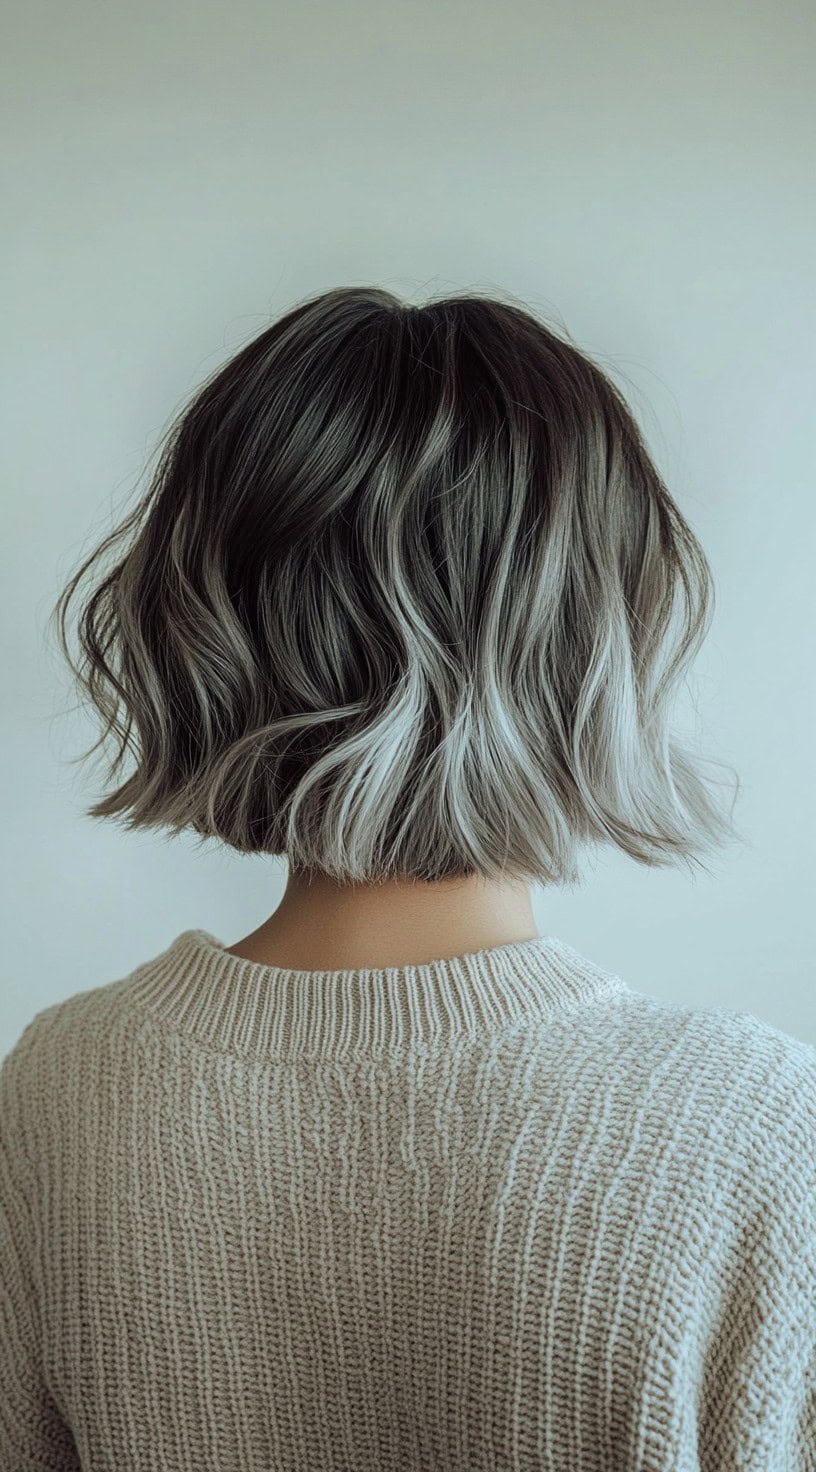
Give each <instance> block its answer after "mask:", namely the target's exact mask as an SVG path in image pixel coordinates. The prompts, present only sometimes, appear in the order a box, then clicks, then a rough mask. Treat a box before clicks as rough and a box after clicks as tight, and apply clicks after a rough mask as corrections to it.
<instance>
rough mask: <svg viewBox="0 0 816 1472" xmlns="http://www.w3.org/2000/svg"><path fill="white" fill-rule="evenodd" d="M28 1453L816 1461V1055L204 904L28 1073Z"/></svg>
mask: <svg viewBox="0 0 816 1472" xmlns="http://www.w3.org/2000/svg"><path fill="white" fill-rule="evenodd" d="M0 1102H1V1104H2V1112H0V1193H1V1194H0V1335H1V1338H0V1467H2V1469H3V1472H46V1469H50V1472H64V1469H68V1468H71V1469H76V1468H83V1469H87V1472H137V1469H138V1472H175V1469H185V1472H277V1469H281V1472H324V1469H325V1472H328V1469H332V1472H334V1469H341V1468H342V1469H344V1472H369V1469H371V1472H374V1469H376V1472H395V1469H400V1472H413V1469H419V1468H423V1469H425V1468H427V1469H433V1472H448V1469H451V1472H452V1469H456V1472H482V1469H484V1472H487V1469H490V1472H497V1469H510V1468H514V1469H516V1468H518V1469H533V1468H535V1469H551V1472H603V1469H610V1472H670V1469H671V1472H692V1469H695V1472H697V1469H703V1472H730V1469H736V1468H740V1469H749V1472H804V1469H813V1468H816V1049H814V1048H812V1047H811V1046H809V1045H807V1044H805V1043H801V1042H798V1041H796V1040H795V1039H794V1038H792V1037H789V1036H788V1035H786V1034H785V1033H782V1032H780V1031H778V1030H776V1029H774V1028H773V1027H771V1026H769V1025H767V1024H766V1023H763V1022H761V1021H760V1020H758V1019H757V1018H756V1017H754V1016H752V1015H750V1014H748V1013H741V1012H736V1011H732V1010H726V1009H723V1008H713V1009H701V1008H699V1009H693V1008H689V1007H684V1006H679V1005H674V1004H670V1003H666V1002H661V1001H659V1000H657V999H656V998H653V997H651V996H649V995H646V994H641V993H638V992H635V991H633V990H631V989H630V988H629V987H628V986H627V984H626V983H625V982H623V981H622V980H621V979H620V978H619V977H617V976H614V975H611V974H608V973H605V972H604V971H602V970H600V969H599V968H598V967H597V966H595V965H594V964H593V963H592V962H591V961H589V960H587V959H585V958H584V957H582V956H581V955H579V954H578V953H577V952H576V951H575V950H573V949H572V948H571V947H569V946H568V945H566V944H564V943H563V942H561V941H559V940H557V939H555V938H553V937H539V938H537V939H536V940H532V941H525V942H521V943H516V944H512V945H506V946H500V947H496V948H494V949H492V950H487V951H480V952H478V953H476V954H472V955H469V956H465V957H462V958H459V959H458V960H447V961H443V962H436V963H429V964H427V965H419V966H413V967H411V966H406V967H403V968H401V969H397V968H393V967H392V968H383V969H380V970H377V971H368V972H365V971H342V972H302V971H301V972H298V971H291V970H284V969H281V968H275V967H269V966H262V965H260V964H257V963H254V962H248V961H243V960H240V959H238V958H237V957H234V956H231V955H229V954H228V953H227V951H226V950H225V949H224V945H223V943H222V942H220V941H218V940H217V939H216V938H215V937H214V936H212V935H210V934H209V933H208V932H205V931H202V930H188V931H184V932H183V933H182V934H181V935H179V936H178V937H177V938H176V939H175V940H174V941H173V942H172V944H171V945H170V946H169V947H168V948H167V949H166V950H165V951H163V952H162V953H161V954H160V955H158V956H155V957H154V958H153V959H152V960H150V961H148V962H147V963H145V964H143V965H141V966H139V967H138V968H137V969H136V970H135V971H133V972H132V973H131V974H130V975H129V976H126V977H124V978H123V979H121V980H117V981H114V982H112V983H109V984H107V985H103V986H96V987H94V988H93V989H91V990H89V991H85V992H82V993H79V994H77V995H75V996H73V997H71V998H69V999H68V1000H67V1001H63V1002H59V1003H57V1004H56V1005H54V1006H51V1007H48V1008H46V1009H45V1010H44V1011H42V1012H40V1013H38V1014H37V1016H36V1017H35V1018H34V1020H33V1021H32V1022H31V1023H30V1025H29V1026H28V1027H27V1028H26V1029H25V1031H24V1032H23V1034H22V1036H21V1038H20V1039H19V1041H18V1043H17V1044H16V1046H15V1047H14V1048H13V1049H12V1051H11V1052H10V1053H9V1054H8V1055H7V1056H6V1058H5V1060H4V1061H3V1063H2V1069H1V1070H0Z"/></svg>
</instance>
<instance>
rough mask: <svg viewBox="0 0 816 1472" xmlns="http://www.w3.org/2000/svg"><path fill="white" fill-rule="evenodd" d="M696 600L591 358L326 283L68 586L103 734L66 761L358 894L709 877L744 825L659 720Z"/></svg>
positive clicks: (113, 812) (692, 550)
mask: <svg viewBox="0 0 816 1472" xmlns="http://www.w3.org/2000/svg"><path fill="white" fill-rule="evenodd" d="M131 534H133V535H132V536H131ZM125 538H128V539H129V540H128V545H127V547H126V550H124V554H123V555H121V557H120V559H119V560H118V561H117V562H116V565H115V566H114V567H113V568H112V570H111V571H109V572H108V573H107V575H105V576H103V577H102V580H101V581H100V582H99V583H98V585H97V586H96V588H95V590H94V591H93V592H92V594H91V595H90V596H89V597H88V598H87V599H86V601H85V602H84V604H83V607H82V609H81V613H80V617H79V621H78V630H79V642H80V656H79V658H78V659H76V660H75V659H74V658H73V657H72V655H71V651H70V648H69V642H68V636H67V627H66V620H67V614H68V609H69V605H70V603H71V600H72V599H73V596H74V593H75V591H76V589H77V587H78V585H79V583H80V581H81V580H82V579H83V577H84V576H85V574H86V573H87V572H88V570H89V569H91V568H92V567H95V566H96V564H97V561H98V559H100V558H101V556H102V555H103V554H104V553H105V552H107V550H108V549H109V548H110V547H112V546H114V545H115V544H116V543H118V542H120V541H122V540H123V539H125ZM678 593H680V594H682V615H681V623H680V627H679V629H678V630H676V631H675V632H674V633H673V634H672V629H671V626H672V617H673V612H674V608H675V603H676V596H677V594H678ZM712 603H713V597H712V582H711V576H710V572H709V568H708V564H707V561H706V557H705V554H704V553H703V550H702V548H701V546H700V544H699V542H698V541H697V539H696V537H695V536H694V534H693V532H692V531H691V529H690V527H689V526H688V525H687V523H686V521H685V520H684V518H683V517H682V515H681V514H680V512H679V510H678V508H677V506H676V505H675V503H674V501H673V500H672V498H671V496H670V494H669V492H668V490H667V488H666V486H665V485H664V484H663V482H662V480H661V478H660V476H659V474H658V472H657V470H656V468H655V466H654V465H653V463H652V461H651V459H650V457H649V454H648V453H647V450H646V448H645V446H644V442H643V440H642V438H641V435H640V432H639V430H638V428H637V426H636V423H635V421H634V419H633V417H632V414H631V413H630V411H629V409H628V408H627V406H626V403H625V400H624V398H623V397H622V395H621V393H620V392H619V391H618V389H617V388H616V387H615V386H614V385H613V384H612V383H611V382H610V380H609V379H608V378H607V376H606V375H605V374H604V373H603V372H602V371H601V369H600V368H599V367H598V366H597V365H596V364H595V363H594V362H593V361H592V360H591V359H590V358H589V357H588V356H587V355H586V354H584V353H582V352H580V351H579V350H578V349H577V348H576V347H575V346H574V345H573V344H572V343H571V342H569V341H568V340H565V339H564V338H562V337H560V336H558V335H557V334H556V333H554V332H553V331H551V330H550V329H549V328H547V327H546V326H544V325H543V323H542V322H540V321H538V320H537V319H536V318H535V317H534V316H533V315H532V314H531V313H530V312H529V311H527V310H525V309H524V308H523V307H522V306H519V305H517V304H515V302H514V301H507V302H505V301H502V300H499V299H491V298H488V297H485V296H482V295H478V294H476V293H472V292H463V293H461V294H459V295H456V296H448V297H445V298H442V299H440V300H436V301H430V302H428V303H426V304H425V305H424V306H421V307H416V306H406V305H405V304H404V303H402V302H401V301H400V300H399V299H398V298H397V297H395V296H394V295H393V294H392V293H390V292H389V291H386V290H381V289H379V288H375V287H370V288H356V287H346V288H339V289H337V290H332V291H327V292H324V293H322V294H320V295H317V296H315V297H312V298H309V299H307V300H305V301H301V302H300V304H299V305H297V306H296V307H294V308H293V309H292V310H291V311H289V312H288V313H287V314H286V315H284V316H283V317H281V318H280V319H279V320H278V321H276V322H275V323H274V324H273V325H272V326H270V327H269V328H268V329H267V330H265V331H263V332H261V334H260V335H259V336H257V337H255V338H254V339H253V340H252V341H251V342H249V343H248V344H247V345H246V346H245V347H244V348H242V349H241V350H240V351H239V352H238V353H237V354H235V356H234V357H233V358H232V359H231V360H230V361H229V362H227V364H226V365H225V366H222V367H221V368H220V369H219V370H218V371H217V372H216V373H215V374H214V375H213V376H212V377H211V378H210V379H209V380H208V381H207V382H206V383H205V384H204V386H203V387H202V388H201V389H200V390H199V391H198V392H197V393H196V394H195V396H194V398H193V400H192V402H191V403H190V404H189V406H188V407H187V408H186V409H184V410H183V411H182V413H181V414H180V415H179V416H178V418H177V419H176V421H175V422H174V424H173V425H172V427H171V430H170V432H169V434H168V435H167V437H166V440H165V442H164V447H163V449H162V452H161V455H160V458H159V463H158V467H157V469H156V471H155V474H154V476H153V478H152V482H151V485H150V488H149V490H148V492H147V494H146V495H145V496H144V498H143V499H142V501H141V502H140V503H139V505H137V506H136V508H135V510H133V511H132V512H131V513H130V515H129V516H127V517H126V518H125V519H124V521H123V522H122V523H121V524H120V525H119V526H118V527H117V528H116V529H115V530H114V531H113V532H112V533H111V534H110V535H109V536H108V537H106V538H105V539H104V541H103V542H102V543H101V545H99V546H98V547H97V548H96V550H95V551H94V552H93V553H92V554H91V555H90V557H88V558H87V559H86V560H85V561H84V562H83V563H82V565H81V566H80V568H79V570H78V571H77V572H76V573H75V574H74V576H73V577H72V578H71V580H70V582H69V583H68V586H67V587H66V588H65V589H64V591H63V592H62V593H61V594H60V597H59V599H58V601H57V603H56V605H55V608H54V611H53V613H52V615H51V618H52V619H56V622H57V626H58V630H59V638H60V644H61V648H62V652H63V653H64V654H65V657H66V658H67V660H68V662H69V664H70V666H71V669H72V671H73V673H74V675H75V676H76V679H77V681H78V683H79V686H80V687H81V690H82V692H83V694H85V695H87V696H88V697H89V698H90V700H91V702H92V704H93V706H94V707H95V710H96V712H97V713H98V714H99V715H100V716H101V717H102V720H103V723H104V729H103V731H102V734H101V736H100V737H99V740H98V741H97V742H95V743H94V745H93V746H92V747H91V748H90V750H89V751H88V752H85V753H84V754H83V755H82V756H81V757H80V758H78V760H84V759H85V757H87V756H89V755H91V753H92V752H94V751H96V749H97V747H99V746H100V745H101V744H102V743H103V742H104V741H105V740H106V738H107V737H108V736H109V735H110V734H111V732H113V733H114V734H115V738H116V739H117V740H118V752H117V753H116V755H115V757H114V758H113V760H112V763H111V767H110V777H111V778H112V777H114V776H118V774H119V772H120V768H121V763H122V761H123V758H124V755H125V753H126V751H128V750H131V749H132V750H133V752H134V754H135V758H136V767H135V771H134V772H133V773H132V775H131V776H129V777H128V778H127V779H126V780H124V781H122V783H121V785H119V786H117V787H116V790H114V791H113V792H111V793H110V794H109V795H107V796H105V797H103V798H102V799H101V800H100V801H97V802H95V803H94V804H93V805H92V806H90V807H89V808H87V809H85V813H86V815H87V816H91V817H98V818H114V817H116V818H118V817H122V816H123V815H124V822H125V826H126V827H127V828H129V829H136V828H156V827H169V828H170V829H171V830H172V832H173V833H179V832H182V831H184V830H192V831H194V832H196V833H197V834H199V835H200V836H201V837H202V839H206V838H210V837H214V838H217V839H219V840H220V841H222V842H223V843H224V844H226V845H228V846H229V847H230V848H232V849H235V850H238V851H239V852H241V853H269V854H276V855H280V854H286V855H287V856H288V858H289V861H290V863H291V864H292V865H293V866H295V867H296V868H298V869H307V870H319V871H322V872H324V873H326V874H328V875H331V876H333V877H334V878H335V879H337V880H339V881H351V882H364V881H369V882H371V881H376V880H380V879H384V878H388V877H396V876H399V877H409V878H413V879H421V880H433V879H440V878H447V877H452V876H462V875H469V874H473V873H478V874H481V875H483V876H484V877H486V878H498V877H501V876H504V877H512V878H518V879H524V880H535V881H538V882H541V883H545V884H556V883H574V882H576V880H577V877H578V871H577V867H576V854H577V849H578V845H579V844H580V843H581V842H584V841H590V842H595V843H611V844H614V845H616V846H617V847H618V848H620V849H622V850H623V851H624V852H625V853H627V854H629V855H630V856H631V857H632V858H633V859H635V860H636V861H638V862H639V863H643V864H648V865H667V864H671V863H674V862H677V861H679V860H685V861H687V862H689V863H696V864H701V859H700V854H701V853H705V852H707V851H708V850H710V849H711V848H712V846H715V845H719V844H721V843H722V842H723V841H724V840H725V839H727V838H734V837H738V835H737V833H736V830H735V829H734V828H733V826H732V824H731V820H730V814H726V813H725V812H724V811H723V810H721V809H720V808H719V807H718V806H717V805H716V804H715V802H714V800H713V798H712V796H711V795H710V793H709V791H708V790H707V787H706V784H705V782H704V780H703V778H702V776H701V774H700V771H699V770H698V762H699V760H700V759H699V758H698V757H696V756H695V757H692V755H691V754H690V752H689V751H687V750H684V749H683V748H681V747H680V746H679V744H678V743H677V742H676V741H675V740H673V739H670V737H669V733H668V730H667V716H668V704H669V697H670V695H671V692H672V690H673V688H674V686H675V685H676V683H677V681H678V680H679V678H680V677H681V675H682V674H683V672H684V670H685V668H686V666H687V664H688V663H689V661H690V659H691V657H692V655H693V654H694V653H695V652H696V650H697V648H698V647H699V644H700V643H701V641H702V638H703V636H704V634H705V632H706V631H707V627H708V622H709V618H710V612H711V607H712ZM134 738H135V739H134ZM738 786H739V783H738V782H737V787H738ZM702 867H705V866H704V865H702Z"/></svg>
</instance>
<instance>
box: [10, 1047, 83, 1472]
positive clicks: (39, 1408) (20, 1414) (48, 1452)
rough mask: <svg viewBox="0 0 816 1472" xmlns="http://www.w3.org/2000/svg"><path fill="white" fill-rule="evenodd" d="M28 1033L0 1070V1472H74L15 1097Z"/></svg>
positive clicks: (74, 1453) (22, 1123)
mask: <svg viewBox="0 0 816 1472" xmlns="http://www.w3.org/2000/svg"><path fill="white" fill-rule="evenodd" d="M28 1034H29V1029H26V1032H25V1033H24V1034H23V1037H22V1038H21V1040H20V1042H19V1043H18V1044H17V1046H16V1048H14V1049H12V1052H11V1053H10V1054H8V1055H7V1056H6V1057H5V1058H4V1059H3V1062H2V1065H0V1472H22V1469H23V1468H25V1469H26V1472H79V1468H80V1466H81V1463H80V1459H79V1456H78V1453H77V1450H76V1447H75V1444H74V1440H73V1437H72V1435H71V1430H70V1427H69V1426H67V1425H66V1423H65V1421H64V1420H63V1418H62V1416H61V1415H60V1412H59V1409H58V1407H57V1406H56V1405H55V1403H54V1401H53V1399H52V1397H51V1395H50V1393H49V1389H48V1385H47V1383H46V1379H45V1375H44V1367H43V1361H42V1353H41V1348H42V1341H41V1334H40V1328H39V1312H38V1304H37V1294H36V1287H35V1272H34V1261H33V1244H34V1241H35V1234H34V1227H35V1221H34V1215H33V1205H32V1203H33V1193H32V1191H31V1176H30V1170H29V1162H28V1158H27V1156H26V1124H25V1109H24V1107H23V1105H22V1101H21V1099H20V1097H19V1095H20V1092H21V1091H20V1088H19V1083H20V1079H21V1077H22V1075H23V1068H22V1064H23V1060H24V1058H25V1054H26V1048H25V1043H26V1041H27V1037H28Z"/></svg>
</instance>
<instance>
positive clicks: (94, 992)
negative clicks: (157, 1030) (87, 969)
mask: <svg viewBox="0 0 816 1472" xmlns="http://www.w3.org/2000/svg"><path fill="white" fill-rule="evenodd" d="M149 964H150V963H149V962H147V963H142V965H139V966H136V967H135V968H134V969H133V970H131V971H130V972H128V973H127V974H126V975H124V976H120V977H116V978H114V979H113V980H110V981H106V982H102V983H98V984H96V985H94V986H91V987H88V988H86V989H84V990H82V991H77V992H74V993H72V994H71V995H70V996H68V997H64V998H62V999H61V1000H60V1001H59V1002H54V1003H52V1004H51V1005H50V1006H49V1007H44V1008H42V1009H41V1010H40V1011H39V1012H37V1013H35V1015H34V1016H33V1017H32V1019H31V1021H30V1022H29V1023H28V1024H27V1025H26V1026H25V1027H24V1029H23V1031H22V1033H21V1034H20V1035H19V1037H18V1038H17V1040H16V1042H15V1043H14V1044H13V1046H12V1047H11V1049H10V1050H9V1051H8V1052H7V1053H6V1054H5V1056H4V1057H3V1058H2V1060H0V1113H3V1114H5V1115H6V1116H7V1117H9V1118H10V1117H11V1114H12V1111H13V1112H14V1117H15V1119H16V1120H17V1122H18V1124H19V1126H20V1127H21V1128H22V1127H24V1125H25V1123H26V1121H27V1120H30V1119H31V1117H32V1111H33V1110H34V1109H35V1107H36V1104H37V1102H38V1100H42V1099H43V1098H44V1097H45V1096H46V1095H49V1096H53V1095H54V1093H55V1091H58V1090H59V1088H60V1087H61V1085H63V1084H65V1083H66V1082H67V1081H68V1080H69V1079H70V1077H71V1076H75V1075H76V1073H77V1071H79V1070H81V1069H82V1068H83V1067H86V1066H87V1065H88V1064H89V1062H90V1060H92V1059H95V1058H98V1055H99V1052H100V1047H102V1046H103V1045H104V1044H105V1043H106V1042H109V1043H113V1042H114V1040H115V1039H116V1037H117V1035H121V1034H123V1033H124V1034H126V1035H127V1036H129V1037H130V1038H131V1040H132V1039H134V1038H135V1036H136V1035H137V1034H138V1032H139V1030H140V1026H141V1025H142V1022H143V1021H144V1022H146V1021H147V1019H146V1018H145V1019H142V1018H141V1016H140V1014H139V1012H138V1011H136V1012H134V1009H133V1008H132V1006H130V1005H129V1002H130V1000H131V993H132V991H133V987H134V983H135V982H136V981H137V980H138V978H139V976H140V974H141V972H142V970H143V967H144V965H149Z"/></svg>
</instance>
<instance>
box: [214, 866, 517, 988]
mask: <svg viewBox="0 0 816 1472" xmlns="http://www.w3.org/2000/svg"><path fill="white" fill-rule="evenodd" d="M537 935H538V927H537V925H536V923H535V919H534V917H533V911H532V905H531V901H530V888H529V885H528V884H526V883H524V882H523V881H510V880H504V881H498V880H486V879H483V878H481V877H480V876H479V875H474V876H472V877H470V878H467V879H441V880H436V881H433V882H430V883H426V882H423V881H420V880H409V879H387V880H383V881H382V882H381V883H377V884H340V883H338V882H337V881H335V880H333V879H330V878H328V877H327V876H326V875H324V874H318V873H316V872H314V871H311V872H310V871H299V872H295V873H290V875H289V878H288V882H287V885H286V890H285V892H284V895H283V898H282V900H281V902H280V904H279V905H278V908H277V909H276V910H275V911H274V912H273V914H272V915H270V917H269V919H268V920H265V921H264V922H263V924H262V925H259V926H258V928H257V929H256V930H253V931H252V932H251V933H250V934H249V935H247V936H245V937H244V939H243V940H240V941H237V942H236V943H235V945H233V946H230V947H228V949H229V952H230V954H232V955H235V956H240V957H245V958H246V959H247V960H251V961H260V962H261V963H263V964H266V965H273V966H290V967H295V968H298V969H301V970H306V971H320V970H334V969H343V970H346V969H356V968H360V967H364V966H400V965H408V964H415V965H422V964H424V963H426V962H428V961H435V960H442V959H444V958H447V957H452V956H462V955H465V954H467V953H470V952H474V951H480V950H487V949H489V948H491V947H493V946H502V945H509V944H510V943H511V942H514V941H525V940H531V939H533V938H535V937H536V936H537Z"/></svg>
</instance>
